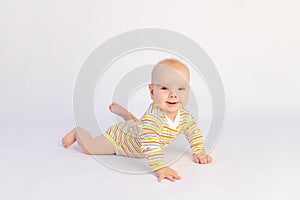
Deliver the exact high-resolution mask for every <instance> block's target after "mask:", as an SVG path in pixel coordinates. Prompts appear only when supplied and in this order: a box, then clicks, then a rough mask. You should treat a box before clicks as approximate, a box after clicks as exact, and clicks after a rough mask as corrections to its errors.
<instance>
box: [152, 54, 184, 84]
mask: <svg viewBox="0 0 300 200" xmlns="http://www.w3.org/2000/svg"><path fill="white" fill-rule="evenodd" d="M161 65H165V66H168V67H170V68H172V69H175V70H177V71H179V72H180V73H182V74H183V75H185V76H186V77H187V78H188V80H189V79H190V70H189V68H188V67H187V66H186V65H185V64H183V63H182V62H181V61H179V60H177V59H174V58H166V59H164V60H161V61H159V62H158V63H157V64H155V65H154V67H153V70H152V76H151V79H152V80H153V71H154V69H155V67H157V66H161Z"/></svg>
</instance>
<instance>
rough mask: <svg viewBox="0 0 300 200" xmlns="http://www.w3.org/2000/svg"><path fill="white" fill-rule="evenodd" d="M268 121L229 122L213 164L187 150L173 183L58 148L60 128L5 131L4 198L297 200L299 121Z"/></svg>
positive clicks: (0, 181)
mask: <svg viewBox="0 0 300 200" xmlns="http://www.w3.org/2000/svg"><path fill="white" fill-rule="evenodd" d="M265 119H267V118H264V117H262V116H260V117H259V118H257V119H254V118H249V123H242V122H241V123H239V122H238V120H236V121H233V120H231V119H230V117H229V118H228V117H227V121H226V126H225V128H224V132H223V135H222V137H221V139H220V141H219V142H218V144H217V146H216V148H215V149H214V150H213V152H212V156H213V158H214V162H213V163H212V164H210V165H197V164H195V163H194V162H193V161H192V160H191V155H190V154H189V153H188V152H187V153H186V154H184V156H182V157H181V158H180V159H179V160H178V161H177V162H176V163H175V164H173V165H172V167H173V168H174V169H176V170H177V171H178V173H179V174H180V175H181V176H182V178H183V179H182V180H181V181H178V182H175V183H172V182H169V181H167V180H164V181H163V182H162V183H158V182H157V179H156V177H155V176H154V175H153V174H151V173H145V174H130V173H122V172H118V171H115V170H112V169H110V168H108V167H105V166H104V165H103V164H101V163H100V162H98V161H97V160H96V159H94V158H93V157H92V156H88V155H85V154H83V153H82V152H81V151H80V149H79V147H78V146H77V145H74V146H72V147H71V148H69V149H67V150H66V149H64V148H63V147H62V145H61V144H60V139H61V137H62V136H63V134H64V131H68V130H66V129H65V128H59V127H55V128H52V129H51V127H50V126H49V127H50V128H48V131H46V132H45V127H44V126H42V125H41V127H40V128H35V129H33V128H28V127H27V128H26V127H25V130H24V127H23V128H22V126H15V127H13V126H10V128H7V127H9V126H6V128H3V129H2V130H1V140H0V157H1V164H0V175H1V176H0V177H1V178H0V188H1V199H30V200H35V199H36V200H40V199H55V200H59V199H84V200H89V199H119V198H122V199H166V198H167V199H192V198H199V199H249V200H250V199H251V200H253V199H255V200H257V199H299V197H300V195H299V191H298V190H299V189H298V188H299V178H300V172H299V168H300V157H299V153H300V147H299V144H298V143H299V139H300V136H299V128H300V127H299V125H296V122H297V118H296V117H295V116H294V117H290V118H284V117H281V118H278V119H276V120H275V119H274V120H270V118H268V120H265ZM263 121H265V123H264V125H260V126H256V125H254V124H262V122H263ZM21 130H22V131H21ZM4 133H5V134H4ZM117 159H118V158H116V160H117ZM120 163H121V162H120ZM120 167H121V166H120Z"/></svg>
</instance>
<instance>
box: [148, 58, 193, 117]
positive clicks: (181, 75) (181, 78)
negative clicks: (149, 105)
mask: <svg viewBox="0 0 300 200" xmlns="http://www.w3.org/2000/svg"><path fill="white" fill-rule="evenodd" d="M189 80H190V72H189V69H188V68H187V66H185V65H184V64H183V63H181V62H180V61H178V60H175V59H165V60H162V61H160V62H159V63H157V64H156V65H154V67H153V70H152V75H151V82H152V83H151V84H149V90H150V94H151V99H152V100H153V101H154V102H155V103H156V104H157V105H158V107H159V108H160V109H161V110H163V111H165V112H166V114H167V115H168V116H169V117H172V118H174V117H175V116H176V114H177V112H178V110H179V109H180V108H182V107H184V106H185V105H186V104H187V103H188V96H189V89H190V86H189Z"/></svg>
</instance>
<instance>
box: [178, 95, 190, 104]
mask: <svg viewBox="0 0 300 200" xmlns="http://www.w3.org/2000/svg"><path fill="white" fill-rule="evenodd" d="M179 97H180V101H181V104H182V106H186V104H187V103H188V95H180V96H179Z"/></svg>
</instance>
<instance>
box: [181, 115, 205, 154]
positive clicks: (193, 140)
mask: <svg viewBox="0 0 300 200" xmlns="http://www.w3.org/2000/svg"><path fill="white" fill-rule="evenodd" d="M184 136H185V138H186V139H187V140H188V142H189V144H190V147H191V150H192V152H193V153H205V150H204V142H203V136H202V134H201V129H200V128H199V127H198V125H197V124H196V122H195V120H194V118H193V117H192V116H190V120H189V121H188V127H187V129H186V131H185V132H184Z"/></svg>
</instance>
